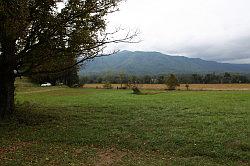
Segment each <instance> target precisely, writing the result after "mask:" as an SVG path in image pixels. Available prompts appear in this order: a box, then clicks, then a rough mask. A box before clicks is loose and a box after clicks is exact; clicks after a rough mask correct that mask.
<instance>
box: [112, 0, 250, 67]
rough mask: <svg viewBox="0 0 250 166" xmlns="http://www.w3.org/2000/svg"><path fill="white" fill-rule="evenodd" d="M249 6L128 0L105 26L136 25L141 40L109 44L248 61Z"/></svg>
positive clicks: (237, 0) (225, 1) (238, 1)
mask: <svg viewBox="0 0 250 166" xmlns="http://www.w3.org/2000/svg"><path fill="white" fill-rule="evenodd" d="M249 6H250V1H249V0H209V1H208V0H189V1H183V0H174V1H173V0H155V1H152V0H136V1H134V0H127V2H125V3H124V4H123V5H122V6H121V11H120V12H118V13H116V14H114V15H113V16H111V17H109V18H108V19H109V21H110V25H109V28H110V29H112V28H113V27H115V26H119V25H122V26H124V27H129V28H132V29H139V30H140V31H141V32H142V33H141V35H140V37H141V38H142V40H143V42H141V43H139V44H132V45H131V44H121V45H117V46H113V47H115V48H118V49H128V50H132V51H134V50H140V51H159V52H163V53H168V54H175V55H184V56H188V57H198V58H202V59H206V60H215V61H220V62H231V63H250V10H249Z"/></svg>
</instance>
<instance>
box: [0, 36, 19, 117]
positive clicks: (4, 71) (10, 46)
mask: <svg viewBox="0 0 250 166" xmlns="http://www.w3.org/2000/svg"><path fill="white" fill-rule="evenodd" d="M1 46H2V54H1V55H0V119H3V118H5V117H6V116H8V115H10V114H12V112H13V111H14V94H15V86H14V82H15V73H14V70H15V66H16V52H15V50H16V48H15V40H7V39H6V40H5V41H4V42H2V43H1Z"/></svg>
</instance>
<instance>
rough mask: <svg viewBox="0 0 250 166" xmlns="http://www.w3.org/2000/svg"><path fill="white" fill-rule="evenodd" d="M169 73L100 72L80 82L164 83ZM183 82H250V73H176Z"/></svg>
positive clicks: (81, 78) (83, 78)
mask: <svg viewBox="0 0 250 166" xmlns="http://www.w3.org/2000/svg"><path fill="white" fill-rule="evenodd" d="M167 77H169V75H154V76H150V75H145V76H136V75H126V74H100V75H90V76H82V77H80V79H79V81H80V84H97V83H107V82H109V83H113V84H128V83H133V84H134V83H136V84H164V83H166V79H167ZM176 77H177V79H178V81H179V83H181V84H234V83H250V79H249V76H248V75H243V74H235V73H222V74H216V73H211V74H178V75H176Z"/></svg>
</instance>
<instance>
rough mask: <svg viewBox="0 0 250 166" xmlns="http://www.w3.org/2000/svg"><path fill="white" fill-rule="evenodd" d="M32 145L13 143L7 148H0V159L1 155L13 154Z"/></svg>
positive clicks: (30, 143)
mask: <svg viewBox="0 0 250 166" xmlns="http://www.w3.org/2000/svg"><path fill="white" fill-rule="evenodd" d="M32 144H33V143H32V142H15V143H13V144H12V145H10V146H8V147H4V148H2V147H0V158H1V155H4V154H6V153H15V152H16V151H17V150H19V149H22V148H27V147H30V146H31V145H32Z"/></svg>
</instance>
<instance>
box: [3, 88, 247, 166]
mask: <svg viewBox="0 0 250 166" xmlns="http://www.w3.org/2000/svg"><path fill="white" fill-rule="evenodd" d="M150 92H154V93H147V95H134V94H132V92H131V91H130V90H101V89H80V88H79V89H78V88H76V89H71V88H64V87H61V88H60V87H49V88H40V87H26V88H20V89H18V90H17V92H16V103H17V104H16V112H15V115H14V116H13V117H12V118H11V119H9V120H6V121H4V122H0V165H1V166H4V165H18V166H19V165H24V166H27V165H129V166H130V165H132V166H133V165H150V166H151V165H156V166H158V165H171V166H172V165H176V166H179V165H185V166H186V165H201V166H208V165H211V166H216V165H235V166H238V165H249V164H250V140H249V138H250V137H249V136H250V135H249V133H250V123H249V120H250V91H173V92H163V91H161V92H160V91H150ZM158 92H159V93H158Z"/></svg>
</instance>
